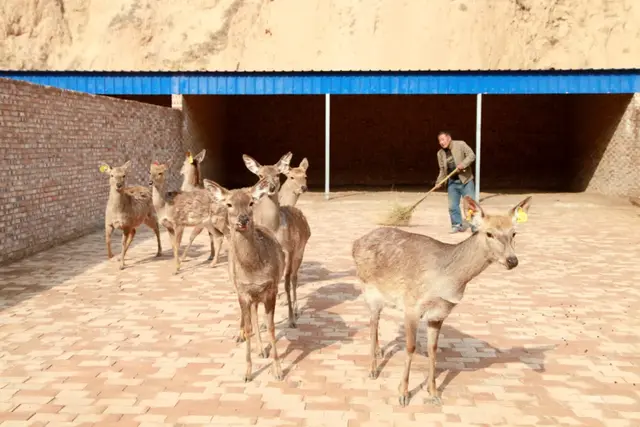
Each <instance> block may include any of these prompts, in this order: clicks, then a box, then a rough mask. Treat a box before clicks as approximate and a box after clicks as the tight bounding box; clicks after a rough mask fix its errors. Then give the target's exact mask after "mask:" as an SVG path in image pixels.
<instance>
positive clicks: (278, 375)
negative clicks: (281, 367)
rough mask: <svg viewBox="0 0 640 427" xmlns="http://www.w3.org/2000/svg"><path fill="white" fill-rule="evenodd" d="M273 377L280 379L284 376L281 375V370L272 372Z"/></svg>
mask: <svg viewBox="0 0 640 427" xmlns="http://www.w3.org/2000/svg"><path fill="white" fill-rule="evenodd" d="M273 378H274V379H275V380H276V381H282V380H283V379H284V376H283V375H282V372H280V371H278V372H275V373H274V374H273Z"/></svg>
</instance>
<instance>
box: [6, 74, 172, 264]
mask: <svg viewBox="0 0 640 427" xmlns="http://www.w3.org/2000/svg"><path fill="white" fill-rule="evenodd" d="M181 122H182V115H181V112H180V111H177V110H172V109H170V108H165V107H159V106H154V105H149V104H142V103H138V102H133V101H123V100H118V99H114V98H110V97H101V96H92V95H87V94H81V93H76V92H69V91H62V90H59V89H55V88H48V87H43V86H38V85H32V84H29V83H25V82H19V81H14V80H6V79H0V263H4V262H6V261H10V260H15V259H18V258H22V257H24V256H26V255H29V254H32V253H35V252H37V251H40V250H43V249H46V248H48V247H51V246H54V245H56V244H59V243H62V242H64V241H68V240H71V239H73V238H76V237H79V236H81V235H83V234H86V233H88V232H90V231H93V230H95V229H96V228H98V227H103V226H104V208H105V205H106V201H107V195H108V178H107V176H106V175H104V174H101V173H100V172H99V171H98V166H99V163H100V162H102V161H104V162H107V163H109V164H111V165H120V164H123V163H124V162H125V161H126V160H131V161H132V170H131V174H130V175H129V176H128V177H127V184H129V185H134V184H138V185H147V184H148V180H149V172H148V171H149V165H150V163H151V161H152V160H155V159H158V160H174V162H173V163H174V165H173V167H172V174H171V176H172V178H173V182H171V186H174V187H175V186H178V185H179V175H178V170H179V169H180V164H181V162H182V154H181V153H182V148H181V144H182V135H181Z"/></svg>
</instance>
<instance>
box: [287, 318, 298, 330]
mask: <svg viewBox="0 0 640 427" xmlns="http://www.w3.org/2000/svg"><path fill="white" fill-rule="evenodd" d="M289 327H290V328H291V329H296V328H297V327H298V325H296V321H295V320H289Z"/></svg>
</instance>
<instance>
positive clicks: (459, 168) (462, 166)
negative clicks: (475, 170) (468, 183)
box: [456, 163, 465, 171]
mask: <svg viewBox="0 0 640 427" xmlns="http://www.w3.org/2000/svg"><path fill="white" fill-rule="evenodd" d="M456 167H457V168H458V170H459V171H461V170H463V169H464V168H465V166H464V165H463V164H462V163H460V164H459V165H458V166H456Z"/></svg>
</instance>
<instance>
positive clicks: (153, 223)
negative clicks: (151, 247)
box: [144, 216, 162, 256]
mask: <svg viewBox="0 0 640 427" xmlns="http://www.w3.org/2000/svg"><path fill="white" fill-rule="evenodd" d="M144 223H145V224H146V226H147V227H149V228H150V229H152V230H153V233H154V234H155V235H156V240H157V242H158V252H156V256H162V243H160V225H159V224H158V219H157V218H155V217H151V216H150V217H148V218H147V219H146V221H145V222H144Z"/></svg>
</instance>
